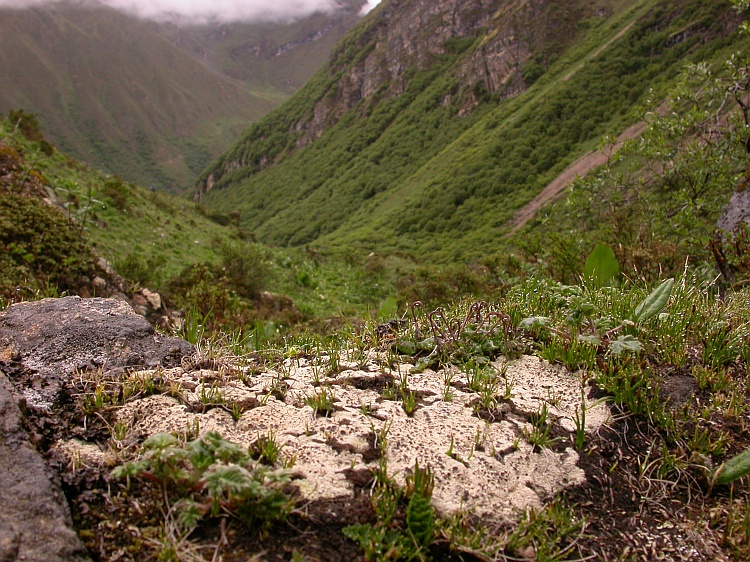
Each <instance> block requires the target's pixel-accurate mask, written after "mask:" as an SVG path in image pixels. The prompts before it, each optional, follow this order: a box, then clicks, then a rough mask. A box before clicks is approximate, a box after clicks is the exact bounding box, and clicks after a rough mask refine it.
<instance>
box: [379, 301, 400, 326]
mask: <svg viewBox="0 0 750 562" xmlns="http://www.w3.org/2000/svg"><path fill="white" fill-rule="evenodd" d="M397 315H398V301H397V300H396V299H395V298H393V297H388V298H387V299H384V300H383V302H381V303H380V308H378V314H377V318H378V321H379V322H385V321H386V320H390V319H391V318H396V316H397Z"/></svg>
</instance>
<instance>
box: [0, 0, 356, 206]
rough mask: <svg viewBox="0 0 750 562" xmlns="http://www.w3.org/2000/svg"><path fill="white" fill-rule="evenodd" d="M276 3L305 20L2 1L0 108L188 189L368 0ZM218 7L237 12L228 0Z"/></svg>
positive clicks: (294, 83)
mask: <svg viewBox="0 0 750 562" xmlns="http://www.w3.org/2000/svg"><path fill="white" fill-rule="evenodd" d="M30 4H31V7H29V5H30ZM111 4H112V6H115V5H117V6H119V7H127V6H130V4H128V3H125V2H120V3H111ZM179 4H180V5H182V4H184V3H179ZM235 4H236V6H240V5H242V6H244V7H245V8H243V9H247V10H251V9H254V10H256V13H257V14H260V11H258V10H260V9H261V7H262V4H261V3H257V2H255V3H253V2H251V3H239V2H238V3H235ZM276 4H278V6H277V8H278V9H279V10H280V9H281V8H288V11H287V14H288V15H290V17H291V15H294V16H295V17H297V19H294V20H293V21H290V22H289V23H282V22H262V23H231V24H230V23H221V22H220V21H218V16H217V18H215V19H216V20H217V21H214V22H212V23H206V24H201V25H198V24H196V23H193V24H190V25H188V20H187V18H190V21H191V22H192V21H198V20H199V19H200V18H197V14H199V13H201V12H200V10H201V9H203V8H206V9H207V7H208V4H207V3H193V4H190V6H192V9H193V10H194V11H193V12H186V11H184V10H183V12H182V15H181V19H180V21H181V23H180V25H178V24H176V23H173V22H166V21H164V22H155V21H151V20H147V19H140V18H137V17H134V16H133V15H129V14H128V13H127V12H131V13H141V14H142V15H144V16H145V15H147V12H145V11H142V10H141V12H139V11H138V9H139V7H141V5H140V4H138V3H135V4H132V6H131V7H132V9H115V7H110V6H108V5H105V4H104V3H93V2H31V3H29V2H22V3H21V2H7V1H5V2H0V6H2V5H5V6H6V7H5V8H2V7H0V80H2V83H3V88H2V89H0V112H4V113H5V112H7V111H9V110H10V109H25V110H27V111H31V112H34V113H37V114H38V115H39V118H40V121H41V123H42V125H43V129H44V132H45V134H46V135H47V137H48V138H49V139H50V141H52V142H53V143H54V144H56V145H58V146H59V147H60V148H61V149H63V150H65V151H67V152H69V153H71V154H72V155H75V156H76V157H78V158H80V159H83V160H86V161H87V162H90V163H91V164H93V165H95V166H97V167H99V168H100V169H102V170H105V171H107V172H110V173H116V174H118V175H120V176H122V177H123V178H124V179H127V180H129V181H136V182H138V183H140V184H142V185H146V186H150V185H153V186H155V187H157V188H160V189H166V190H170V191H173V192H179V191H182V190H184V189H185V188H186V187H188V186H189V185H191V184H192V183H193V182H194V178H195V176H196V175H197V174H198V173H200V171H201V170H202V169H203V168H204V167H205V166H206V165H207V164H208V163H209V162H210V161H211V160H212V159H213V158H214V157H216V155H218V154H219V153H220V152H221V151H222V150H225V149H226V148H227V147H228V146H230V145H231V143H232V142H233V141H234V140H235V139H236V138H237V136H238V135H239V134H240V132H241V131H242V129H243V128H244V127H246V126H247V124H248V122H252V121H255V120H257V119H258V118H259V117H261V116H262V115H264V114H265V113H267V112H268V111H270V110H271V109H272V108H273V107H275V106H277V105H278V104H279V103H280V102H282V101H284V100H285V99H286V97H287V96H288V95H289V94H291V93H293V92H294V91H296V90H297V89H298V88H299V87H300V86H301V85H302V84H304V83H305V82H306V81H307V80H308V79H309V78H310V77H311V76H312V75H313V74H314V73H315V72H316V71H317V70H318V68H320V66H321V65H322V64H323V63H324V61H325V60H326V58H327V56H328V52H329V51H330V49H331V48H332V47H333V45H334V44H335V42H336V41H337V40H338V39H339V37H341V36H342V35H343V34H344V33H345V32H346V31H347V30H348V29H349V28H350V27H351V26H352V25H354V23H356V22H357V21H358V20H359V18H360V11H361V9H362V7H363V6H364V4H365V2H364V0H351V1H347V2H341V1H338V2H331V3H320V2H312V3H304V2H303V3H300V2H297V3H294V2H292V3H283V2H282V3H276ZM169 5H170V4H169V3H148V6H152V7H153V9H156V8H158V7H167V6H169ZM174 5H175V6H177V3H174ZM8 6H12V7H8ZM143 6H146V3H144V4H143ZM211 6H213V7H214V8H216V9H217V10H224V12H222V13H224V14H225V15H226V16H227V17H229V14H230V13H231V12H230V11H226V10H228V9H229V7H231V5H230V4H229V3H227V4H222V3H221V2H219V3H215V2H214V3H211ZM183 7H184V6H183ZM321 7H325V8H326V9H327V10H328V11H326V12H321V11H319V8H321ZM21 8H24V9H21ZM144 9H145V8H144ZM316 9H317V10H318V11H316V12H315V13H314V14H313V15H309V16H308V17H300V16H301V15H302V14H306V13H309V12H310V11H315V10H316ZM149 13H150V12H149ZM154 13H155V12H154ZM206 13H207V12H206ZM216 13H217V14H218V12H216ZM279 13H281V12H279ZM235 15H237V13H235ZM244 15H246V16H249V15H251V12H250V11H247V12H245V13H244ZM194 16H196V17H194Z"/></svg>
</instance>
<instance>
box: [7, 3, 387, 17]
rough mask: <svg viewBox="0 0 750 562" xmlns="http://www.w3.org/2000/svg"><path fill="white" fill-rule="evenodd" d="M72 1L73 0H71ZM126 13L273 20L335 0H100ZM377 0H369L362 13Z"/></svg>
mask: <svg viewBox="0 0 750 562" xmlns="http://www.w3.org/2000/svg"><path fill="white" fill-rule="evenodd" d="M55 1H57V0H0V6H10V7H12V8H26V7H29V6H33V5H36V4H44V3H53V2H55ZM74 1H75V0H74ZM100 1H101V2H102V3H104V4H107V5H109V6H112V7H113V8H117V9H120V10H122V11H124V12H127V13H129V14H134V15H136V16H139V17H142V18H147V19H154V20H160V21H163V20H183V21H184V20H188V21H192V22H204V21H211V20H218V21H222V22H230V21H275V20H292V19H296V18H301V17H304V16H307V15H310V14H312V13H313V12H317V11H328V12H330V11H333V10H335V9H336V8H337V7H338V5H339V4H338V2H337V0H270V1H269V0H100ZM379 3H380V0H368V4H367V6H365V7H364V8H363V9H362V13H363V14H365V13H367V12H368V11H370V10H371V9H372V8H374V7H375V6H377V5H378V4H379Z"/></svg>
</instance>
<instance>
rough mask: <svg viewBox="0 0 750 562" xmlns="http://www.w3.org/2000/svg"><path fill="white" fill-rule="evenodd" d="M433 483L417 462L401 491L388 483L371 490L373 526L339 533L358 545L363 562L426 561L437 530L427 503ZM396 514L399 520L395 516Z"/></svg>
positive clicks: (348, 529) (434, 519) (436, 523)
mask: <svg viewBox="0 0 750 562" xmlns="http://www.w3.org/2000/svg"><path fill="white" fill-rule="evenodd" d="M434 482H435V479H434V476H433V474H432V471H431V470H430V469H429V468H426V469H422V468H419V462H418V461H417V462H416V463H415V465H414V469H413V471H412V472H411V474H407V475H406V489H405V490H401V489H399V488H398V487H396V486H395V485H394V484H393V482H392V481H388V482H384V483H381V484H379V485H378V486H377V487H376V489H375V490H374V492H373V497H372V505H373V508H374V510H375V514H376V515H377V523H375V524H374V525H370V524H361V523H360V524H354V525H350V526H348V527H345V528H344V529H343V531H342V532H343V533H344V535H345V536H346V537H347V538H349V539H351V540H353V541H356V542H358V543H359V545H360V548H361V549H362V552H363V554H364V557H365V560H370V561H373V562H376V561H377V562H381V561H386V560H393V561H397V560H403V561H408V560H428V559H430V557H429V550H428V548H429V546H430V544H431V543H432V541H433V539H434V538H435V534H436V532H437V529H438V522H437V518H436V516H435V511H434V508H433V507H432V505H431V503H430V500H431V498H432V491H433V488H434ZM399 513H402V514H403V518H399V517H397V515H398V514H399ZM400 519H401V520H400Z"/></svg>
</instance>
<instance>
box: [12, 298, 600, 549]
mask: <svg viewBox="0 0 750 562" xmlns="http://www.w3.org/2000/svg"><path fill="white" fill-rule="evenodd" d="M337 353H338V355H337V356H336V357H335V358H333V357H330V356H328V355H326V354H325V353H324V354H322V355H320V356H317V357H310V356H308V357H302V356H299V357H291V358H287V359H285V360H284V361H283V362H277V363H275V364H272V363H269V364H267V365H266V366H265V367H263V365H262V364H260V365H259V364H258V363H257V362H256V363H253V364H247V365H244V366H243V364H242V363H239V362H236V361H234V360H233V359H231V358H227V359H226V360H223V359H221V358H219V359H218V360H217V359H216V358H214V359H213V360H212V361H207V360H205V359H206V358H202V357H201V354H200V352H198V353H196V352H195V349H194V348H193V347H192V346H191V345H189V344H188V343H187V342H184V341H181V340H177V339H175V338H168V337H164V336H160V335H158V334H156V333H154V331H153V329H152V328H151V326H150V325H149V324H148V323H147V322H146V321H145V320H144V319H143V317H141V316H139V315H137V314H135V313H134V312H133V311H132V309H131V308H130V307H129V306H128V305H127V304H125V303H122V302H120V301H116V300H106V299H81V298H77V297H70V298H64V299H47V300H44V301H40V302H37V303H25V304H18V305H13V306H12V307H10V308H9V309H8V310H6V311H5V312H4V313H3V314H2V315H0V376H7V378H8V380H7V381H5V380H3V385H4V386H2V387H0V391H2V394H0V398H1V400H0V406H1V407H2V414H1V415H0V422H2V423H3V424H4V427H5V428H6V429H5V430H4V433H3V441H1V442H0V494H5V495H3V496H0V505H9V502H10V503H13V504H14V509H15V508H16V507H17V509H18V513H16V512H14V511H12V510H8V511H7V512H6V513H0V522H2V525H0V562H2V561H3V560H5V559H9V560H10V559H13V556H17V554H13V553H18V552H21V550H20V549H22V548H27V547H26V546H25V544H26V543H25V542H24V541H25V540H29V539H28V538H27V537H28V536H33V535H34V533H31V535H29V530H30V529H34V530H35V529H40V528H41V529H42V532H43V533H45V534H53V532H52V531H49V532H48V531H47V530H46V529H48V527H47V526H49V525H52V524H57V523H55V522H57V521H59V522H60V525H61V530H59V531H54V534H55V540H50V541H46V543H47V546H48V547H50V548H56V549H57V550H58V551H59V552H60V553H61V554H60V556H62V558H55V556H52V555H50V556H47V557H46V558H45V557H44V556H42V557H41V558H39V557H37V558H34V557H33V556H36V555H35V554H30V555H29V556H30V557H29V558H27V559H29V560H37V559H39V560H41V559H45V560H58V559H60V560H76V559H77V558H75V557H76V556H78V552H79V550H76V549H77V548H78V546H77V543H76V541H75V540H74V539H75V535H74V534H73V532H72V531H70V530H69V516H68V515H67V511H66V509H67V508H66V507H65V504H64V502H62V501H60V498H61V497H62V496H61V494H60V492H59V490H56V488H55V485H54V484H53V483H52V482H53V479H50V478H48V477H47V476H46V475H45V474H44V461H43V459H42V458H41V457H40V456H39V455H38V453H36V451H34V450H33V447H32V446H31V445H30V444H29V442H28V437H27V436H26V435H25V433H24V431H23V430H22V429H20V428H21V421H20V420H21V415H20V412H19V410H18V407H17V406H16V402H17V401H18V400H19V395H23V396H24V398H25V401H26V403H27V404H28V405H29V406H30V408H29V412H34V415H35V416H37V417H39V416H42V417H44V416H47V417H48V418H50V419H51V418H53V417H54V416H55V415H56V414H55V412H56V410H55V408H56V407H57V405H56V402H55V400H56V399H57V398H59V397H60V396H63V397H64V396H67V397H68V398H70V397H71V396H73V394H72V391H71V388H72V387H73V386H74V385H75V383H76V381H77V380H78V379H79V378H82V377H83V376H84V372H85V371H87V370H88V372H91V371H93V372H95V373H96V372H100V371H101V372H102V373H106V376H107V377H109V378H110V379H109V380H113V379H112V377H114V378H115V379H121V380H122V381H123V382H125V381H126V380H131V379H138V378H140V379H146V378H150V379H151V380H159V381H160V384H162V385H163V387H166V388H169V392H168V395H167V394H152V395H148V396H145V395H144V396H140V395H138V396H135V397H131V398H129V399H127V400H126V401H125V402H124V403H119V404H118V405H116V406H113V407H112V410H110V414H111V418H110V421H111V422H113V423H116V422H119V424H120V425H121V426H122V427H127V429H128V440H129V441H130V442H138V441H140V440H141V439H144V438H146V437H147V436H149V435H152V434H154V433H157V432H164V431H166V432H175V433H190V434H194V433H195V432H196V430H197V432H198V433H205V432H208V431H218V432H220V433H221V434H222V435H223V436H224V437H225V438H226V439H229V440H231V441H234V442H236V443H239V444H241V445H244V446H246V447H247V446H251V445H252V444H253V443H254V442H256V441H257V440H258V439H259V438H262V437H264V436H265V437H268V436H272V437H273V438H274V439H276V441H277V443H278V444H279V445H281V447H282V449H281V457H282V459H283V460H285V461H286V462H285V464H286V465H287V466H292V470H293V471H294V472H295V473H296V475H297V477H296V479H295V484H296V485H297V486H298V489H299V493H300V495H301V496H302V501H311V502H315V501H318V500H331V501H334V502H343V503H344V504H346V503H347V502H348V501H350V500H353V499H354V497H355V494H356V491H357V489H360V490H361V488H362V487H363V486H366V485H367V482H371V480H372V474H373V473H374V472H375V471H377V470H382V469H383V467H385V470H386V471H387V473H388V475H389V476H390V477H392V478H394V479H395V480H396V481H397V482H398V483H400V484H402V485H403V484H405V476H406V475H407V474H408V473H409V472H410V471H411V470H413V468H414V466H415V463H416V462H418V463H419V466H420V467H430V469H431V470H432V472H433V474H434V476H435V489H434V494H433V504H434V505H435V507H436V508H437V509H438V510H439V511H440V512H441V513H443V514H444V515H449V514H451V513H455V512H458V511H462V510H470V511H472V512H473V513H475V514H476V515H479V516H481V517H483V518H484V519H485V520H487V521H493V522H496V523H503V522H509V521H511V520H513V519H514V518H515V517H516V515H517V513H518V510H522V509H524V508H527V507H538V506H540V505H542V504H543V503H544V502H545V501H546V500H548V499H550V498H552V497H554V495H555V494H556V493H558V492H559V491H560V490H562V489H564V488H566V487H570V486H575V485H577V484H580V483H583V482H584V481H585V473H584V471H583V470H582V469H581V468H580V467H579V466H578V460H579V458H578V454H577V452H576V451H575V450H574V448H573V447H572V446H571V445H572V439H571V434H572V432H573V431H575V429H576V423H577V422H578V423H580V418H579V414H580V411H581V408H582V406H585V408H586V420H585V431H586V432H587V433H593V432H596V431H597V430H598V429H599V428H600V427H602V426H603V425H604V424H607V423H608V422H609V421H610V418H611V416H610V412H609V409H608V407H607V406H606V405H605V404H603V403H600V402H597V401H596V400H594V399H592V398H588V397H586V395H587V391H588V386H587V385H586V381H585V379H584V378H583V375H581V374H576V373H570V372H569V371H567V370H565V369H563V368H561V367H558V366H553V365H550V364H549V363H547V362H546V361H543V360H540V359H539V358H536V357H530V356H524V357H521V358H519V359H516V360H505V359H502V358H500V359H498V360H497V361H495V362H494V363H493V364H492V367H493V368H494V369H495V370H496V373H497V374H498V378H497V387H496V388H495V389H494V390H493V392H494V393H495V394H497V395H499V396H500V397H502V398H501V399H500V400H493V401H492V406H491V407H490V408H487V407H485V406H483V403H482V396H481V395H480V394H479V393H477V392H474V391H473V390H472V384H471V382H472V381H471V375H470V374H467V373H466V372H463V371H461V370H459V369H457V368H455V367H450V368H447V369H443V370H439V371H433V370H430V369H427V370H425V371H423V372H417V370H416V369H415V367H414V366H413V365H411V364H408V363H401V364H399V363H397V362H395V363H394V362H392V359H393V357H389V356H388V355H386V354H385V353H382V352H379V351H377V350H374V349H372V350H369V351H357V352H354V351H350V352H347V351H345V350H344V351H340V352H337ZM207 365H210V366H211V368H205V367H206V366H207ZM11 383H12V385H14V386H15V387H16V390H15V392H16V396H15V397H14V395H13V390H12V385H11ZM399 389H401V390H399ZM403 389H408V392H409V393H411V395H413V397H414V399H415V403H414V408H413V409H410V411H409V413H407V411H406V409H405V407H404V403H403V398H402V397H403V395H402V394H400V392H401V391H402V390H403ZM323 393H326V394H327V395H328V396H329V398H330V397H332V398H333V400H332V404H329V408H328V410H327V411H322V409H320V408H319V409H317V410H316V408H315V407H314V405H315V398H316V397H320V396H321V395H322V394H323ZM582 396H583V397H584V398H582ZM582 400H583V401H584V404H582V403H581V401H582ZM542 410H544V411H545V412H546V416H547V417H546V423H545V424H543V425H544V428H545V431H547V432H548V437H549V439H550V440H548V441H546V442H545V443H544V444H545V446H539V445H538V443H537V444H535V442H534V438H533V435H534V432H535V429H534V427H535V425H534V423H532V422H534V421H535V419H534V418H535V417H536V424H537V426H539V421H538V419H539V415H540V412H541V411H542ZM58 426H59V424H58ZM84 433H85V432H84ZM84 433H81V432H80V431H78V432H77V433H76V432H70V431H58V434H57V436H56V437H55V436H54V435H52V442H47V443H46V446H48V447H49V448H50V450H49V454H50V455H51V456H52V457H53V458H55V459H58V460H59V459H62V460H63V462H70V463H71V464H76V465H79V466H80V465H85V466H86V467H90V468H93V469H95V470H98V471H100V472H102V473H107V472H108V471H109V470H110V469H111V465H112V460H113V459H111V458H109V450H108V449H107V444H106V443H104V442H100V441H98V440H97V439H95V438H93V437H92V438H89V437H87V436H86V435H85V434H84ZM46 438H47V439H48V440H49V436H47V437H46ZM26 457H28V461H24V460H23V459H25V458H26ZM66 459H67V461H66ZM24 462H28V463H36V464H37V465H39V467H40V468H39V471H38V472H36V473H34V472H32V471H31V470H30V469H27V468H25V465H24V464H23V463H24ZM19 471H21V472H22V474H19ZM35 474H36V476H34V475H35ZM29 478H33V480H32V481H31V483H30V484H29V485H30V486H32V488H33V492H34V493H33V494H32V493H31V492H24V491H23V490H20V489H18V488H17V486H18V483H19V482H22V481H25V479H29ZM37 493H38V494H42V493H43V494H44V497H45V498H46V499H45V500H44V502H43V503H44V505H45V506H46V509H52V510H53V512H54V514H56V515H54V516H53V515H49V514H48V513H47V512H43V511H39V510H37V509H36V508H34V507H27V505H33V503H32V504H29V502H32V500H33V499H34V497H35V494H37ZM25 494H26V495H25ZM27 495H28V497H27ZM53 499H54V501H53ZM40 509H41V508H40ZM55 510H56V511H55ZM6 515H7V516H9V517H10V520H8V518H7V517H6ZM6 521H9V522H6ZM35 532H36V531H35ZM66 537H71V539H70V541H68V538H66ZM58 542H59V543H60V544H59V545H58ZM28 548H31V546H29V547H28ZM8 553H10V554H8ZM3 556H4V557H5V558H3ZM8 556H10V558H8ZM45 556H46V555H45ZM66 557H67V558H66ZM19 559H23V558H19Z"/></svg>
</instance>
